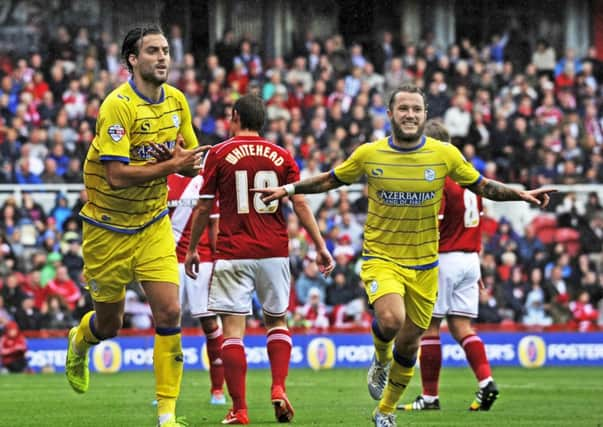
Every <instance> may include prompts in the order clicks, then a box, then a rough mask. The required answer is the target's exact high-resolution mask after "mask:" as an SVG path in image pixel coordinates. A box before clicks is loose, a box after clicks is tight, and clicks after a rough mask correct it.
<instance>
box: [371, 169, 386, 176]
mask: <svg viewBox="0 0 603 427" xmlns="http://www.w3.org/2000/svg"><path fill="white" fill-rule="evenodd" d="M371 175H373V176H381V175H383V169H381V168H375V169H373V170H372V171H371Z"/></svg>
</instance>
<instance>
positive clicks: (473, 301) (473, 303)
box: [432, 252, 481, 318]
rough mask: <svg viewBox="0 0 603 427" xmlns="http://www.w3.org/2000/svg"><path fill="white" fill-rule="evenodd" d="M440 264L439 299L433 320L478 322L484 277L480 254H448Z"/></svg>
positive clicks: (443, 255) (444, 255)
mask: <svg viewBox="0 0 603 427" xmlns="http://www.w3.org/2000/svg"><path fill="white" fill-rule="evenodd" d="M439 264H440V271H439V276H438V299H437V300H436V303H435V307H434V308H433V315H432V316H433V317H437V318H442V317H446V316H448V315H454V316H463V317H472V318H476V317H477V311H478V304H479V284H478V282H479V279H480V277H481V272H480V262H479V254H477V253H476V252H445V253H441V254H440V263H439Z"/></svg>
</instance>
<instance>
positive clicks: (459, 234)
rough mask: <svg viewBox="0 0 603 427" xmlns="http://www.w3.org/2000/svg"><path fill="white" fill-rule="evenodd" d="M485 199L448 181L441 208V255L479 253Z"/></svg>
mask: <svg viewBox="0 0 603 427" xmlns="http://www.w3.org/2000/svg"><path fill="white" fill-rule="evenodd" d="M482 211H483V208H482V198H481V197H480V196H478V195H476V194H475V193H473V192H472V191H471V190H467V189H466V188H463V187H461V186H460V185H458V184H457V183H456V182H454V181H453V180H452V179H450V178H448V177H447V178H446V182H445V184H444V193H443V195H442V205H441V206H440V249H439V252H479V251H480V249H481V246H482V232H481V228H482V227H481V225H482V223H481V216H482Z"/></svg>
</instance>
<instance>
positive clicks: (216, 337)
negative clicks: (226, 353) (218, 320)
mask: <svg viewBox="0 0 603 427" xmlns="http://www.w3.org/2000/svg"><path fill="white" fill-rule="evenodd" d="M206 339H207V356H208V357H209V378H210V380H211V391H214V390H222V388H223V386H224V362H223V361H222V344H223V343H224V335H222V328H220V327H217V328H216V329H215V330H213V331H212V332H210V333H209V334H207V336H206Z"/></svg>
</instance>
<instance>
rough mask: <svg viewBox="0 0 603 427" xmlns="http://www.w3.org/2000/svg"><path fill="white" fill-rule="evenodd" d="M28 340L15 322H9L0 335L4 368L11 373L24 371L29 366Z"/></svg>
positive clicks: (0, 348)
mask: <svg viewBox="0 0 603 427" xmlns="http://www.w3.org/2000/svg"><path fill="white" fill-rule="evenodd" d="M26 353H27V341H26V339H25V336H24V335H23V333H22V332H21V330H20V329H19V326H18V325H17V323H15V322H8V324H7V325H6V328H5V332H4V335H2V337H0V356H1V357H2V369H3V370H7V371H8V372H11V373H19V372H24V371H25V370H26V368H27V359H26V357H25V355H26Z"/></svg>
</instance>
